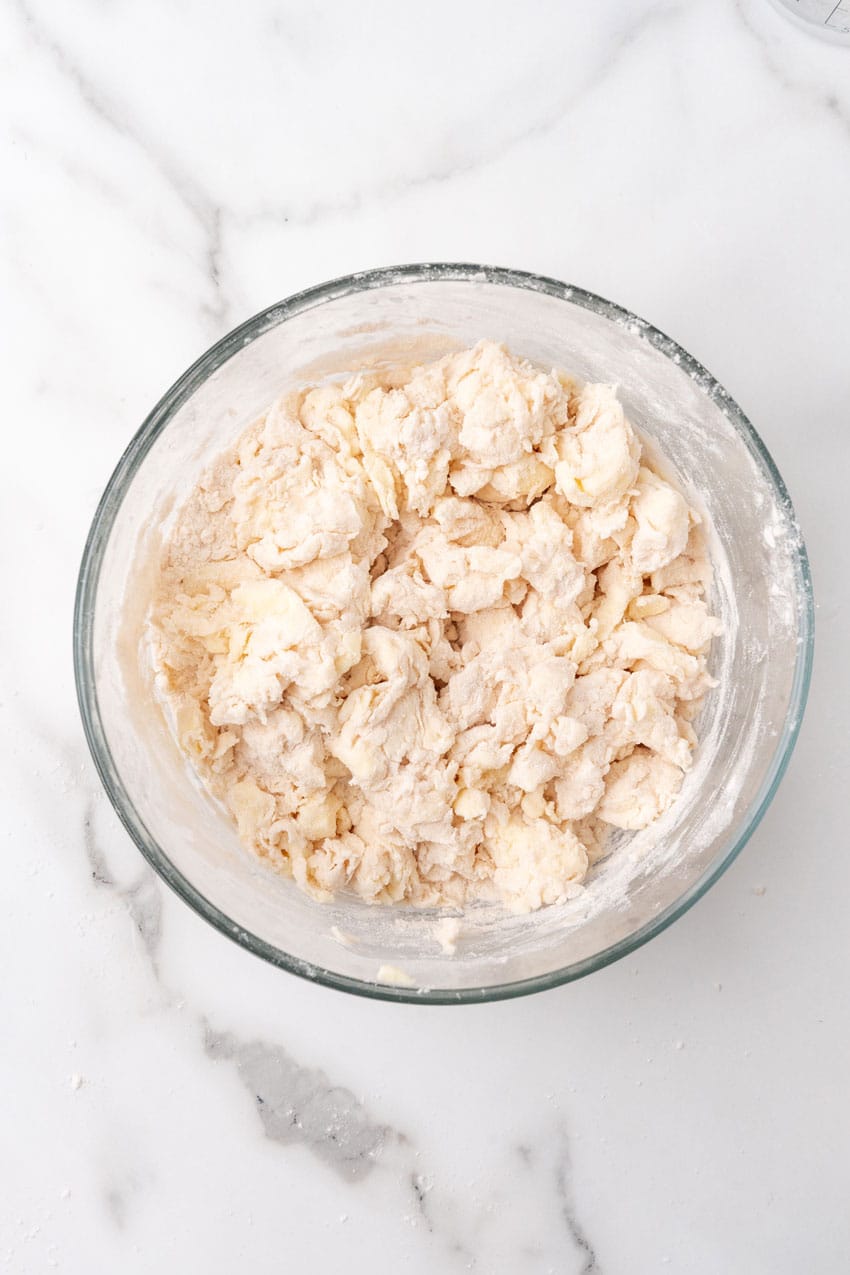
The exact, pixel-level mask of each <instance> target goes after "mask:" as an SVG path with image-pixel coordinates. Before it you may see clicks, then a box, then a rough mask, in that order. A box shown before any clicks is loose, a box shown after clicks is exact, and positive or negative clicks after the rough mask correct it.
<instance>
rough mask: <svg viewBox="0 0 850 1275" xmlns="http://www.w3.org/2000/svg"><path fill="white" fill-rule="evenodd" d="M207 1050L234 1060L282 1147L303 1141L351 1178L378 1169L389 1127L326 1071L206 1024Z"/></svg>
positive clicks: (265, 1124)
mask: <svg viewBox="0 0 850 1275" xmlns="http://www.w3.org/2000/svg"><path fill="white" fill-rule="evenodd" d="M203 1045H204V1052H205V1054H206V1055H207V1057H208V1058H210V1059H211V1060H212V1061H213V1062H223V1061H227V1062H232V1063H233V1065H234V1066H235V1067H236V1071H237V1074H238V1076H239V1079H240V1080H241V1081H242V1084H243V1085H244V1086H245V1088H246V1089H247V1090H248V1092H249V1093H250V1095H251V1097H252V1098H253V1100H254V1104H255V1106H256V1109H257V1114H258V1115H259V1117H260V1120H261V1122H262V1126H263V1131H264V1132H265V1135H266V1137H267V1138H271V1140H272V1141H273V1142H277V1143H279V1144H280V1145H281V1146H290V1145H292V1144H294V1143H301V1144H302V1145H303V1146H305V1147H306V1148H307V1150H308V1151H310V1152H312V1154H313V1155H315V1156H318V1158H319V1159H320V1160H322V1161H323V1162H324V1163H325V1164H327V1165H329V1166H330V1167H331V1168H332V1169H334V1170H335V1171H336V1172H337V1173H338V1174H340V1176H341V1177H343V1178H345V1179H346V1180H347V1181H349V1182H358V1181H360V1180H361V1179H363V1178H364V1177H366V1176H367V1175H368V1174H369V1173H371V1172H372V1170H373V1169H374V1168H375V1165H376V1163H377V1160H378V1157H379V1155H380V1153H381V1150H382V1149H383V1147H384V1144H385V1142H386V1140H387V1138H388V1137H390V1136H391V1132H392V1131H391V1130H390V1129H389V1127H388V1126H386V1125H384V1124H381V1123H379V1122H378V1121H376V1120H375V1119H373V1118H372V1117H371V1116H370V1114H369V1113H368V1111H367V1110H366V1108H365V1106H364V1105H363V1103H362V1102H360V1101H358V1099H357V1098H356V1097H355V1096H354V1094H353V1093H351V1091H350V1090H348V1089H344V1088H341V1087H340V1086H338V1085H334V1084H332V1083H331V1081H330V1080H329V1079H328V1077H327V1076H326V1075H325V1073H324V1072H323V1071H320V1070H318V1069H316V1068H310V1067H302V1066H300V1065H299V1064H298V1063H297V1062H295V1060H294V1059H293V1058H292V1057H291V1056H290V1054H289V1053H288V1052H287V1051H286V1050H285V1049H283V1048H282V1046H280V1045H272V1044H270V1043H268V1042H267V1041H261V1040H248V1041H241V1040H239V1039H238V1038H237V1037H236V1036H235V1035H233V1034H232V1033H231V1032H219V1031H215V1030H214V1029H213V1028H212V1027H211V1026H210V1024H209V1023H205V1024H204V1036H203Z"/></svg>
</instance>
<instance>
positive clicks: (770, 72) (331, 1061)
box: [0, 0, 850, 1275]
mask: <svg viewBox="0 0 850 1275" xmlns="http://www.w3.org/2000/svg"><path fill="white" fill-rule="evenodd" d="M0 30H1V31H2V38H0V49H2V62H3V71H2V77H0V93H2V97H3V99H4V110H3V119H4V124H3V129H2V146H3V170H4V174H5V180H4V181H3V193H2V196H0V199H2V215H3V223H4V234H5V238H4V249H5V251H4V261H3V270H4V286H3V302H4V305H3V309H4V329H5V331H4V336H3V346H4V354H5V355H6V360H5V372H4V375H3V416H4V423H3V439H4V444H5V456H4V461H5V464H4V474H5V482H4V484H3V498H2V501H0V509H2V517H3V521H4V523H5V524H6V530H5V532H4V540H3V543H4V546H5V547H6V550H7V553H6V554H4V566H3V577H4V581H5V582H6V586H7V587H8V585H9V582H11V594H10V599H9V610H8V611H7V612H6V616H5V622H4V624H3V626H2V631H0V664H1V665H2V670H3V672H2V689H1V690H0V700H2V705H1V706H2V714H3V716H2V723H3V725H2V732H0V742H2V748H3V750H4V757H5V760H4V765H3V771H2V773H3V788H4V797H3V810H4V816H5V817H4V820H3V824H4V828H3V832H4V846H5V856H4V880H3V891H2V898H3V902H2V925H0V952H2V963H3V968H4V973H5V977H4V978H3V980H2V987H3V990H2V1013H3V1045H2V1050H0V1068H2V1075H3V1093H4V1098H5V1117H6V1118H5V1121H4V1137H3V1139H2V1142H3V1147H2V1152H0V1163H2V1178H0V1185H2V1201H3V1203H2V1206H0V1268H2V1263H3V1262H4V1261H5V1263H6V1266H7V1267H8V1269H10V1270H11V1271H14V1272H16V1273H22V1275H29V1273H30V1272H33V1273H35V1272H38V1275H43V1273H44V1272H45V1271H49V1270H51V1269H53V1268H56V1269H57V1270H61V1271H66V1272H74V1273H77V1272H79V1273H80V1275H82V1273H83V1272H92V1271H94V1272H100V1271H121V1272H122V1273H135V1272H149V1271H154V1270H158V1271H166V1272H170V1271H192V1272H194V1271H203V1272H206V1273H208V1275H218V1273H219V1272H221V1273H223V1275H224V1273H226V1275H230V1273H231V1272H233V1271H236V1270H246V1271H251V1272H258V1273H262V1275H265V1272H278V1271H291V1272H300V1271H321V1272H326V1271H327V1272H334V1271H338V1270H346V1271H351V1272H372V1271H404V1272H414V1273H416V1275H419V1273H420V1272H421V1273H423V1275H424V1273H425V1272H432V1271H439V1272H447V1273H449V1275H451V1273H452V1272H456V1271H457V1272H461V1271H466V1270H475V1271H480V1272H485V1273H487V1275H489V1273H491V1272H508V1273H510V1275H514V1273H520V1272H522V1273H524V1272H530V1273H537V1272H540V1273H542V1272H549V1271H557V1272H559V1273H560V1272H566V1273H568V1275H569V1273H572V1272H576V1273H577V1272H585V1273H589V1272H594V1275H644V1273H645V1272H647V1273H648V1272H656V1271H658V1272H662V1271H666V1270H668V1269H669V1270H671V1271H676V1272H693V1273H695V1275H716V1273H717V1272H724V1273H725V1272H730V1273H737V1272H744V1273H745V1275H753V1273H755V1272H769V1275H799V1273H800V1272H803V1271H805V1272H807V1273H808V1272H812V1273H819V1272H830V1273H832V1272H836V1271H840V1270H846V1269H847V1260H848V1258H847V1253H848V1249H850V1213H848V1209H847V1199H848V1195H849V1194H850V1162H848V1156H847V1145H848V1133H850V1130H848V1113H850V1079H848V1076H849V1075H850V1073H848V1067H847V1059H848V1054H849V1053H850V1018H848V997H847V967H848V941H847V935H848V922H847V915H848V894H850V856H848V848H850V846H848V843H850V836H848V817H847V813H846V810H847V785H848V769H847V768H848V762H850V756H848V732H847V725H846V722H847V705H848V689H849V688H848V660H847V654H846V632H845V630H844V628H843V626H844V625H847V624H850V615H848V597H849V596H850V571H848V559H847V550H846V545H845V544H844V542H843V539H842V538H843V535H844V527H845V525H846V513H845V508H846V504H847V496H846V490H845V489H846V486H847V482H848V477H850V447H848V437H850V431H849V430H848V407H849V406H850V357H848V304H850V301H848V295H850V50H846V49H842V48H835V47H831V46H828V45H822V44H821V43H819V42H818V41H817V40H816V39H813V38H810V37H808V36H807V35H805V34H803V33H800V32H798V31H797V30H796V29H794V28H793V27H792V26H791V25H789V24H788V23H787V22H786V21H785V20H784V19H783V18H781V17H780V16H778V15H777V14H776V13H775V12H774V10H773V9H772V8H771V7H770V6H769V4H768V3H767V0H740V3H732V0H701V2H689V3H681V2H680V3H667V2H666V0H660V2H658V3H649V2H644V0H611V3H608V4H599V3H596V4H594V3H590V0H587V2H586V3H582V4H571V5H566V4H564V5H561V4H557V3H554V2H548V3H539V2H531V0H530V2H529V3H526V4H523V5H519V4H512V3H508V2H507V0H504V2H502V0H499V2H498V3H495V2H493V0H489V2H487V3H484V2H482V3H462V2H456V3H444V0H434V2H432V3H431V4H430V5H427V6H416V7H414V6H412V5H393V4H389V3H369V4H366V3H360V4H342V3H338V4H331V3H326V4H310V3H306V2H304V3H300V4H298V3H285V2H283V0H254V2H251V3H247V4H241V5H226V6H225V5H204V4H202V3H201V0H179V2H178V3H174V4H167V3H165V0H153V3H148V4H145V3H142V0H123V3H121V4H110V5H104V4H102V3H97V0H83V2H82V3H79V4H73V5H62V4H58V3H50V0H20V2H16V0H10V3H8V4H6V5H5V6H4V7H3V10H2V13H0ZM429 259H430V260H441V259H442V260H473V261H474V260H478V261H485V262H494V263H498V264H503V265H511V266H517V267H522V268H525V269H529V270H535V271H539V272H541V273H545V274H550V275H554V276H556V277H559V278H562V279H565V280H568V281H570V282H573V283H577V284H581V285H583V286H585V287H587V288H590V289H591V290H593V291H596V292H600V293H602V294H603V295H606V296H609V297H611V298H612V299H614V300H616V301H619V302H621V303H622V304H624V305H626V306H628V307H630V308H631V309H633V310H635V311H636V312H637V313H639V314H641V315H643V316H645V317H646V318H648V319H650V320H651V321H652V322H654V323H656V324H657V325H658V326H659V327H661V328H662V329H663V330H665V331H667V332H669V333H670V334H671V335H673V336H674V337H676V338H677V339H678V340H679V341H680V342H681V343H682V344H683V345H684V346H685V347H686V348H687V349H689V350H690V351H692V352H693V353H694V354H695V355H696V356H697V357H698V358H699V359H700V360H702V361H703V362H704V363H705V364H706V365H707V366H708V367H709V368H710V369H711V370H712V371H713V372H714V373H715V375H716V376H718V377H719V379H720V380H721V381H722V382H723V383H724V384H725V385H726V386H727V388H728V389H729V390H730V391H731V393H732V394H733V395H734V396H735V397H736V398H737V399H738V400H739V401H740V403H741V404H742V405H743V406H744V408H745V410H746V411H747V412H748V413H749V414H750V416H751V418H752V420H753V421H754V423H755V425H756V427H757V429H758V430H759V431H760V432H761V434H762V437H763V438H764V439H765V441H766V443H767V445H768V447H769V448H770V450H771V451H772V453H773V455H774V457H775V458H776V461H777V463H778V464H779V466H780V469H781V470H782V472H783V474H784V476H785V478H786V479H787V481H788V484H789V486H790V489H791V492H792V495H793V497H794V499H795V501H796V504H797V508H798V511H799V514H800V519H801V522H802V525H803V528H804V531H805V534H806V536H807V539H808V544H809V549H810V552H811V556H812V561H813V568H814V574H815V583H816V590H817V595H818V601H819V610H818V623H819V632H818V644H817V654H816V671H815V678H814V683H813V687H812V695H811V700H810V704H809V710H808V715H807V718H806V721H805V723H804V726H803V731H802V735H801V738H800V742H799V745H798V748H797V752H796V755H795V757H794V759H793V762H792V764H791V767H790V769H789V771H788V774H787V777H786V779H785V781H784V783H783V785H782V788H781V790H780V792H779V794H778V796H777V798H776V800H775V801H774V803H773V806H772V807H771V809H770V811H769V812H768V814H767V817H766V818H765V820H764V822H763V824H762V825H761V827H760V828H759V829H758V831H757V833H756V835H755V836H754V837H753V839H752V842H751V843H750V845H749V847H748V848H747V850H746V851H745V852H744V854H743V855H742V856H741V858H740V859H739V860H738V861H737V862H736V863H735V864H734V865H733V866H732V868H731V869H730V870H729V872H728V873H727V874H726V876H725V877H724V878H723V879H722V880H721V881H720V883H719V884H718V885H716V886H715V887H714V889H712V890H711V891H710V893H709V894H708V895H707V897H706V898H705V899H704V900H703V901H702V902H701V903H699V904H698V905H697V907H696V908H695V909H694V910H693V911H692V912H690V913H689V914H688V915H687V916H686V917H685V918H683V919H682V920H680V921H679V922H678V923H677V924H676V925H674V926H673V927H672V929H670V930H668V931H667V932H666V933H664V934H663V935H662V936H661V937H659V938H657V939H655V940H654V941H653V942H652V943H651V944H649V946H647V947H645V948H644V949H642V950H641V951H639V952H637V953H636V954H635V955H633V956H631V957H629V958H628V959H626V960H623V961H621V962H620V963H619V964H617V965H615V966H613V967H611V968H608V969H606V970H604V971H602V972H600V973H598V974H595V975H593V976H592V977H590V978H588V979H585V980H584V981H582V982H580V983H577V984H574V985H572V986H569V987H564V988H561V989H560V990H558V991H554V992H550V993H547V994H545V995H541V996H537V997H532V998H528V999H525V1000H521V1001H517V1002H509V1003H502V1004H495V1005H487V1006H474V1007H470V1008H465V1009H461V1010H457V1009H452V1008H448V1009H427V1008H424V1007H417V1006H410V1007H409V1006H393V1005H386V1004H378V1003H371V1002H366V1001H361V1000H358V999H356V998H351V997H346V996H344V995H342V994H336V993H333V992H330V991H327V990H324V989H323V988H321V987H316V986H310V985H307V984H305V983H302V982H299V981H298V980H297V979H295V978H292V977H289V976H287V975H285V974H283V973H281V972H278V971H276V970H274V969H272V968H270V967H267V966H265V965H264V964H262V963H261V962H260V961H259V960H257V959H255V958H253V957H251V956H249V955H248V954H247V953H246V952H244V951H241V950H240V949H238V948H236V947H234V946H232V945H231V944H229V943H228V942H227V941H226V940H225V939H223V938H222V937H220V936H219V935H218V934H217V933H215V932H214V931H213V930H211V929H209V928H208V927H207V926H206V925H205V924H204V923H203V922H202V921H201V920H199V919H198V918H197V917H196V916H194V915H193V914H192V913H190V912H189V910H188V909H187V908H186V907H184V905H183V904H182V903H180V902H179V901H178V900H177V899H176V898H175V897H174V896H172V895H171V894H170V893H169V892H168V891H167V890H166V889H165V888H164V887H163V886H161V884H160V883H159V882H158V881H157V880H156V879H154V877H153V876H152V874H151V873H150V872H149V871H148V870H147V869H146V867H145V866H144V864H143V862H142V860H141V858H140V856H139V855H138V853H137V852H136V850H135V849H134V848H133V846H132V845H131V844H130V842H129V840H128V838H127V836H126V835H125V833H124V832H123V830H122V829H121V827H120V826H119V824H118V822H117V820H116V819H115V817H114V816H113V815H112V813H111V810H110V809H109V807H108V804H107V801H106V799H105V797H104V795H103V794H102V792H101V790H100V788H99V785H98V782H97V779H96V776H95V774H94V770H93V767H92V764H91V762H90V760H89V757H88V754H87V751H86V747H85V744H84V742H83V738H82V731H81V727H80V723H79V719H78V715H77V709H76V704H75V700H74V692H73V685H72V677H71V660H70V614H71V607H72V595H73V590H74V583H75V576H76V571H77V566H78V562H79V557H80V553H81V549H82V544H83V540H84V537H85V534H86V530H87V527H88V524H89V521H90V518H91V515H92V512H93V510H94V506H95V503H96V501H97V498H98V495H99V493H100V491H101V489H102V487H103V485H104V483H105V482H106V479H107V478H108V476H109V473H110V471H111V469H112V467H113V465H114V463H115V461H116V459H117V457H118V455H119V453H120V452H121V451H122V449H123V448H124V445H125V443H126V442H127V440H128V439H129V437H130V435H131V433H132V432H133V431H134V430H135V429H136V427H137V425H138V423H139V422H140V420H141V419H142V417H143V416H144V414H145V413H146V411H147V410H148V409H149V407H150V406H151V405H152V404H153V402H154V401H155V400H156V399H157V398H158V397H159V395H160V393H161V392H162V391H163V389H164V388H165V387H166V386H167V385H168V384H169V383H170V382H171V381H172V380H173V379H174V378H175V377H176V376H177V375H178V374H179V373H180V372H181V371H182V370H183V369H184V368H185V367H186V366H187V365H188V364H189V362H190V361H192V360H193V359H194V358H195V356H196V355H197V354H199V353H200V352H201V351H202V350H203V349H204V348H205V347H206V346H207V345H209V344H210V343H211V342H212V341H213V340H214V339H215V338H217V337H218V336H219V335H221V334H222V333H223V332H225V331H226V330H227V329H228V328H229V327H231V326H232V325H233V324H235V323H236V322H237V321H239V320H241V319H243V318H245V317H247V316H248V315H249V314H251V313H253V312H254V311H256V310H258V309H260V308H261V307H263V306H265V305H267V304H269V303H271V302H273V301H275V300H277V299H278V298H280V297H283V296H286V295H287V294H289V293H291V292H293V291H295V290H297V289H299V288H301V287H303V286H306V285H309V284H311V283H315V282H318V281H320V280H323V279H327V278H330V277H331V276H333V275H336V274H341V273H347V272H349V271H353V270H358V269H362V268H365V267H368V266H372V265H378V264H388V263H395V262H401V261H416V260H429ZM10 546H11V550H10ZM92 863H94V864H95V865H96V868H95V870H93V868H92Z"/></svg>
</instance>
